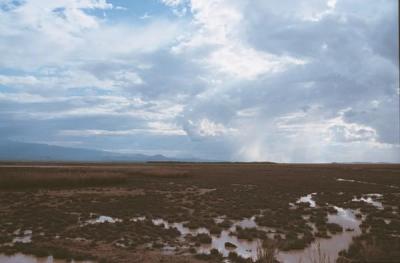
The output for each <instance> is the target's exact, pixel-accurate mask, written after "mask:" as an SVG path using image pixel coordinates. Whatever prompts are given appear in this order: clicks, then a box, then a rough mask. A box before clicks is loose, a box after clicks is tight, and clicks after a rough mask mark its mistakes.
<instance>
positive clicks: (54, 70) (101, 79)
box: [0, 0, 400, 162]
mask: <svg viewBox="0 0 400 263" xmlns="http://www.w3.org/2000/svg"><path fill="white" fill-rule="evenodd" d="M118 5H123V6H124V11H123V13H125V17H123V18H122V17H119V16H122V14H121V13H122V12H121V13H118V12H119V11H118V8H117V7H118ZM118 5H117V4H115V3H113V1H112V0H111V1H106V0H73V1H50V0H32V1H1V2H0V39H1V40H0V53H1V54H2V59H1V60H0V134H1V136H2V137H3V138H8V139H15V140H24V141H37V142H43V141H46V140H48V141H52V142H57V144H60V145H68V143H70V144H71V145H73V144H76V143H77V142H79V145H80V146H81V147H89V148H98V149H107V150H116V151H121V152H144V153H148V152H151V153H157V152H159V153H171V154H173V155H181V156H197V157H201V158H206V159H217V160H221V159H228V160H246V161H255V160H256V161H265V160H270V161H282V162H296V161H297V162H330V161H393V162H398V161H400V153H399V152H400V151H399V144H400V142H399V133H400V131H399V117H398V116H399V100H398V96H399V90H398V87H399V76H398V70H399V68H398V28H397V17H398V14H397V11H396V10H397V1H395V0H389V1H388V0H326V1H321V0H311V1H310V0H299V1H290V0H279V1H278V0H271V1H261V0H257V1H243V0H229V1H228V0H162V1H158V3H157V5H158V6H157V8H155V9H149V10H146V13H147V14H151V17H150V18H148V19H140V15H137V16H129V15H126V14H130V12H131V11H132V10H130V9H131V8H133V7H132V6H131V5H129V2H128V1H127V2H126V4H121V3H120V2H119V3H118ZM141 14H143V12H141ZM133 17H136V18H133ZM39 127H40V128H39Z"/></svg>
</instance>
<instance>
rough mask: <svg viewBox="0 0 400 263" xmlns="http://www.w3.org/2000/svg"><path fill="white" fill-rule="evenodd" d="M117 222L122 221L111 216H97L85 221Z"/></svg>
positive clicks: (91, 222)
mask: <svg viewBox="0 0 400 263" xmlns="http://www.w3.org/2000/svg"><path fill="white" fill-rule="evenodd" d="M117 222H122V220H121V219H119V218H112V217H111V216H99V217H97V218H95V219H90V220H88V221H86V223H88V224H103V223H111V224H114V223H117Z"/></svg>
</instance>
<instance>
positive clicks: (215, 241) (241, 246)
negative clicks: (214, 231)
mask: <svg viewBox="0 0 400 263" xmlns="http://www.w3.org/2000/svg"><path fill="white" fill-rule="evenodd" d="M229 233H230V232H229V231H227V230H223V231H222V232H221V234H220V235H219V236H214V235H212V236H211V238H212V241H211V244H207V245H204V244H203V245H201V246H200V247H199V248H198V250H197V252H198V253H204V254H209V253H210V251H211V249H214V248H215V249H217V250H218V251H219V252H220V253H221V254H222V255H223V256H224V257H227V256H228V255H229V252H236V254H238V255H239V256H241V257H242V258H251V259H252V260H253V261H256V260H257V248H258V247H259V244H260V241H259V240H257V239H255V240H253V241H247V240H243V239H238V238H237V237H236V236H231V235H229ZM229 243H230V244H233V245H234V247H230V246H227V244H229Z"/></svg>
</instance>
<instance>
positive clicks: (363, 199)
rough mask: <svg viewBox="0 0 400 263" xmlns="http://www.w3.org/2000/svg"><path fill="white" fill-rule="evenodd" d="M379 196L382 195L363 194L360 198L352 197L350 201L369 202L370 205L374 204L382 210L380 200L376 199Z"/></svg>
mask: <svg viewBox="0 0 400 263" xmlns="http://www.w3.org/2000/svg"><path fill="white" fill-rule="evenodd" d="M381 197H382V195H381V194H366V195H363V196H362V197H361V198H357V197H354V198H353V199H352V201H355V202H365V203H368V204H371V205H373V206H375V207H376V208H378V209H380V210H382V209H383V205H382V202H379V201H377V200H376V199H379V198H381Z"/></svg>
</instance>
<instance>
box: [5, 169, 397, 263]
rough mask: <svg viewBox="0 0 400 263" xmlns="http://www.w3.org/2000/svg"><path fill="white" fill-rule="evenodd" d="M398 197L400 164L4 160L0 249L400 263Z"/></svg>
mask: <svg viewBox="0 0 400 263" xmlns="http://www.w3.org/2000/svg"><path fill="white" fill-rule="evenodd" d="M399 204H400V166H399V165H359V164H357V165H356V164H352V165H350V164H349V165H343V164H329V165H328V164H326V165H285V164H266V163H254V164H241V163H238V164H224V163H216V164H191V163H152V164H78V163H76V164H62V163H50V164H31V163H4V164H2V165H1V166H0V253H2V254H3V257H4V256H5V255H13V254H14V255H15V254H17V253H23V254H25V255H35V256H37V257H48V256H52V257H54V258H58V259H65V260H70V259H74V260H90V261H93V262H204V261H210V262H222V261H224V260H229V261H230V262H278V261H281V262H365V261H385V262H388V261H392V262H395V260H396V259H398V258H400V252H399V251H400V211H399ZM17 255H19V254H17ZM0 259H1V258H0Z"/></svg>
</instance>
